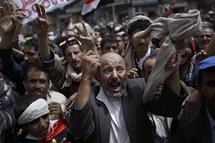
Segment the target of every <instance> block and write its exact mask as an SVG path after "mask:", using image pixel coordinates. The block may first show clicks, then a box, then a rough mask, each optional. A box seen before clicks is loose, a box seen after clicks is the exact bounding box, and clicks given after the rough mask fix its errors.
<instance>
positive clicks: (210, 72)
mask: <svg viewBox="0 0 215 143" xmlns="http://www.w3.org/2000/svg"><path fill="white" fill-rule="evenodd" d="M214 73H215V56H211V57H209V58H206V59H205V60H203V61H201V62H200V63H199V72H198V75H197V77H198V85H197V86H198V91H199V93H200V94H201V96H202V98H203V103H202V108H201V111H200V114H199V116H198V117H197V119H196V120H195V121H194V122H188V121H187V120H185V119H184V116H180V117H179V121H178V123H177V124H176V126H175V127H174V128H173V130H172V135H173V138H172V139H173V142H174V143H215V74H214Z"/></svg>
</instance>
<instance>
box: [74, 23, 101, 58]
mask: <svg viewBox="0 0 215 143" xmlns="http://www.w3.org/2000/svg"><path fill="white" fill-rule="evenodd" d="M81 26H82V28H81V27H78V26H77V25H75V28H76V29H77V30H78V33H79V34H78V35H75V37H76V38H77V39H78V40H79V41H80V42H81V43H82V44H83V46H84V47H85V48H86V49H85V50H86V51H89V50H92V51H93V52H95V53H96V54H97V53H98V52H97V48H96V46H95V43H94V40H93V37H92V35H90V33H89V31H88V30H87V28H86V25H85V24H84V22H81Z"/></svg>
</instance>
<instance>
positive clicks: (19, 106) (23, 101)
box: [14, 93, 42, 119]
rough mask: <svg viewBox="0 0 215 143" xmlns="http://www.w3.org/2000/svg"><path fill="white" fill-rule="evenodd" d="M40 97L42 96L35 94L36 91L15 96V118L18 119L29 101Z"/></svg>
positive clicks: (31, 101)
mask: <svg viewBox="0 0 215 143" xmlns="http://www.w3.org/2000/svg"><path fill="white" fill-rule="evenodd" d="M40 98H42V97H41V96H40V95H37V94H36V93H28V94H25V95H24V96H19V97H17V98H16V103H15V111H14V112H15V117H16V119H18V118H19V117H20V116H21V115H22V113H23V112H24V111H25V110H26V108H27V107H28V106H29V105H30V104H31V103H33V102H34V101H36V100H37V99H40Z"/></svg>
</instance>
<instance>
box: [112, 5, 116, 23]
mask: <svg viewBox="0 0 215 143" xmlns="http://www.w3.org/2000/svg"><path fill="white" fill-rule="evenodd" d="M112 13H113V22H115V21H116V17H115V4H114V2H113V3H112Z"/></svg>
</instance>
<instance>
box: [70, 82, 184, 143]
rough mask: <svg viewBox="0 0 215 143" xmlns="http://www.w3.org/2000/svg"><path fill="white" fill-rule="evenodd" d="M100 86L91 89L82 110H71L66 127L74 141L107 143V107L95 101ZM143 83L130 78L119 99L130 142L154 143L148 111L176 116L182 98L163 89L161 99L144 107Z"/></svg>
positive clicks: (108, 116) (108, 124) (108, 122)
mask: <svg viewBox="0 0 215 143" xmlns="http://www.w3.org/2000/svg"><path fill="white" fill-rule="evenodd" d="M98 93H99V87H95V88H92V92H91V95H90V96H91V98H90V102H88V104H87V105H86V106H85V107H84V109H82V110H73V111H72V112H71V116H70V120H69V128H70V130H71V133H72V134H73V135H74V137H75V140H79V141H80V140H82V141H83V140H86V141H87V142H88V143H89V142H92V143H109V136H110V128H111V124H110V121H111V117H110V114H109V112H108V110H107V108H106V106H105V105H104V104H103V103H102V102H100V101H99V100H97V99H96V95H97V94H98ZM143 93H144V80H143V79H131V80H128V82H127V90H126V92H125V93H124V95H123V96H122V97H121V98H122V108H123V115H124V119H125V124H126V127H127V130H128V134H129V137H130V141H131V143H143V142H146V143H153V142H154V136H153V134H154V133H153V132H154V130H153V127H152V124H151V122H150V120H149V118H148V116H147V110H150V111H151V112H153V113H157V114H159V115H165V116H177V115H178V114H179V112H180V106H181V103H182V102H183V99H184V98H182V97H179V96H177V95H175V93H174V92H172V91H171V90H170V89H168V88H165V91H164V93H162V96H155V98H153V99H152V100H151V101H150V102H148V103H147V104H146V105H145V106H144V105H143V102H142V96H143Z"/></svg>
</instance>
